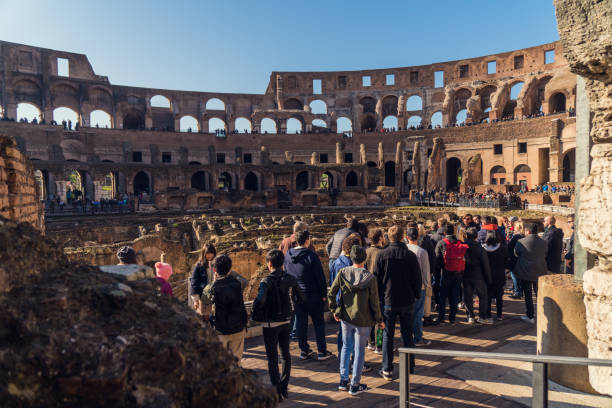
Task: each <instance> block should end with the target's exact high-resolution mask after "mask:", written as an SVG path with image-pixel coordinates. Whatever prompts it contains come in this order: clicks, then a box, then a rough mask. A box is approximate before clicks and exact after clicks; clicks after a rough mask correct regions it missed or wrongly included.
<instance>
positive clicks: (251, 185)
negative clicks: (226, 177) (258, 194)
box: [244, 171, 259, 191]
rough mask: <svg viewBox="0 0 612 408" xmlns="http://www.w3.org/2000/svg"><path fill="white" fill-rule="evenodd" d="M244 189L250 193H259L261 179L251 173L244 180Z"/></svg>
mask: <svg viewBox="0 0 612 408" xmlns="http://www.w3.org/2000/svg"><path fill="white" fill-rule="evenodd" d="M244 189H245V190H248V191H259V178H258V177H257V175H256V174H255V173H253V172H252V171H249V172H248V173H247V175H246V177H245V178H244Z"/></svg>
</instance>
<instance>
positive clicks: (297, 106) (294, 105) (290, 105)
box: [283, 98, 304, 110]
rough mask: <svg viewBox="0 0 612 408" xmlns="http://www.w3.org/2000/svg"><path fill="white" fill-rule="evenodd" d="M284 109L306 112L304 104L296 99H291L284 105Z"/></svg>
mask: <svg viewBox="0 0 612 408" xmlns="http://www.w3.org/2000/svg"><path fill="white" fill-rule="evenodd" d="M283 108H284V109H292V110H304V104H303V103H302V102H300V101H299V100H297V99H296V98H289V99H287V100H285V102H284V103H283Z"/></svg>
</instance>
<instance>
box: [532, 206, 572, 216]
mask: <svg viewBox="0 0 612 408" xmlns="http://www.w3.org/2000/svg"><path fill="white" fill-rule="evenodd" d="M525 209H526V210H533V211H544V212H552V213H558V214H561V215H572V214H574V213H575V212H576V210H575V209H574V207H561V206H559V205H548V204H527V205H526V206H525Z"/></svg>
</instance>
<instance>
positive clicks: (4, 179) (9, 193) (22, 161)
mask: <svg viewBox="0 0 612 408" xmlns="http://www.w3.org/2000/svg"><path fill="white" fill-rule="evenodd" d="M0 215H2V216H3V217H6V218H8V219H11V220H16V221H20V222H21V221H24V222H29V223H31V224H32V225H34V226H35V227H36V228H38V229H40V230H44V214H43V208H42V205H41V203H40V199H39V197H38V192H37V189H36V180H35V178H34V168H33V167H32V164H31V163H30V161H29V160H28V159H27V158H26V157H25V156H24V155H23V154H22V153H21V152H20V151H19V149H17V145H16V144H15V139H13V138H12V137H10V136H6V135H0Z"/></svg>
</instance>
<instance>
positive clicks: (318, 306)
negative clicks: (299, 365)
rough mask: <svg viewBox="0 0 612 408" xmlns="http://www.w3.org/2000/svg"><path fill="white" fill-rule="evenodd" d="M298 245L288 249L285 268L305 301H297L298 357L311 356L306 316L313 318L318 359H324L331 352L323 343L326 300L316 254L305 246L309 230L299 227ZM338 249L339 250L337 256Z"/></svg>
mask: <svg viewBox="0 0 612 408" xmlns="http://www.w3.org/2000/svg"><path fill="white" fill-rule="evenodd" d="M296 241H297V246H296V247H294V248H291V249H289V251H287V256H286V257H285V271H286V272H287V273H288V274H289V275H292V276H293V277H294V278H295V279H297V282H298V285H299V286H300V289H301V290H302V292H303V293H304V302H302V303H301V304H299V305H296V308H295V309H296V310H295V319H296V325H297V336H298V341H299V346H300V350H301V353H300V359H301V360H307V359H309V358H312V357H313V356H314V352H313V351H312V350H311V349H310V346H309V344H308V332H307V330H308V316H310V318H311V319H312V325H313V326H314V330H315V338H316V341H317V351H318V354H317V359H318V360H327V359H328V358H330V357H331V353H330V352H329V351H327V345H326V344H325V320H324V319H323V313H324V307H325V302H326V301H327V285H326V283H325V275H324V274H323V267H322V266H321V260H320V259H319V256H318V255H317V254H316V253H315V252H313V251H311V250H310V249H308V247H309V246H310V233H309V232H308V231H300V232H298V233H297V234H296ZM339 255H340V252H338V256H339Z"/></svg>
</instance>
